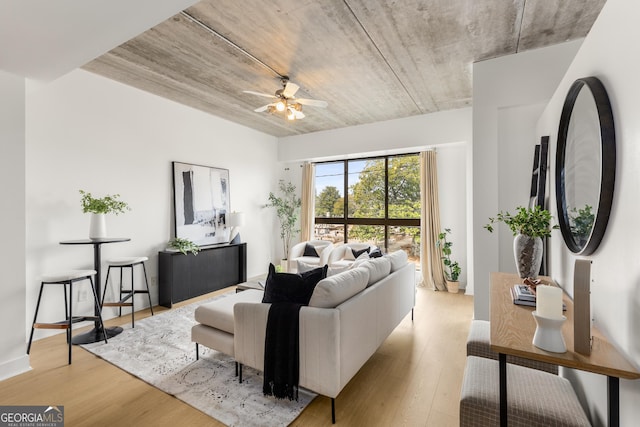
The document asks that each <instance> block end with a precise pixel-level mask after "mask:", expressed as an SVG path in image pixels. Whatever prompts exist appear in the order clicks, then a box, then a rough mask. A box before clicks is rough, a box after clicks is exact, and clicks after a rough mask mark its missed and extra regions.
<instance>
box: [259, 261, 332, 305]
mask: <svg viewBox="0 0 640 427" xmlns="http://www.w3.org/2000/svg"><path fill="white" fill-rule="evenodd" d="M325 277H327V266H326V265H325V266H324V267H319V268H316V269H313V270H311V271H307V272H305V273H301V274H292V273H277V272H276V268H275V266H274V265H273V264H269V274H268V275H267V280H266V282H265V286H264V298H262V302H267V303H274V302H292V303H296V304H305V305H306V304H308V303H309V299H310V298H311V294H312V293H313V289H314V288H315V287H316V285H317V284H318V282H319V281H320V280H322V279H324V278H325Z"/></svg>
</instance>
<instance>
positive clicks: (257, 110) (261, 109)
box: [253, 104, 275, 113]
mask: <svg viewBox="0 0 640 427" xmlns="http://www.w3.org/2000/svg"><path fill="white" fill-rule="evenodd" d="M273 105H275V104H267V105H263V106H262V107H260V108H256V109H255V110H253V111H255V112H256V113H262V112H263V111H267V108H269V107H271V106H273Z"/></svg>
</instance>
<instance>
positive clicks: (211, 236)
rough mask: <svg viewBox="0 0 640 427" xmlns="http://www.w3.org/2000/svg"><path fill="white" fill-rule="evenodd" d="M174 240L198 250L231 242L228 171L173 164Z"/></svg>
mask: <svg viewBox="0 0 640 427" xmlns="http://www.w3.org/2000/svg"><path fill="white" fill-rule="evenodd" d="M173 201H174V213H175V215H174V217H175V236H176V237H180V238H183V239H189V240H191V241H192V242H194V243H195V244H196V245H198V246H205V245H213V244H219V243H228V242H229V232H230V230H229V228H228V227H227V224H226V215H227V212H229V170H228V169H220V168H214V167H210V166H200V165H193V164H190V163H180V162H173Z"/></svg>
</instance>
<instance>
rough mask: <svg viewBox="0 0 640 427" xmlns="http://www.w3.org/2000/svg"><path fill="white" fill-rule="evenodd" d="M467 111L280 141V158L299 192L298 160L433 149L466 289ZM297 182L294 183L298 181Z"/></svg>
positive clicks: (444, 215)
mask: <svg viewBox="0 0 640 427" xmlns="http://www.w3.org/2000/svg"><path fill="white" fill-rule="evenodd" d="M470 147H471V109H469V108H464V109H459V110H452V111H444V112H439V113H434V114H427V115H421V116H414V117H408V118H404V119H397V120H389V121H386V122H379V123H372V124H366V125H360V126H352V127H348V128H341V129H334V130H329V131H323V132H316V133H311V134H306V135H297V136H291V137H285V138H281V139H280V143H279V154H278V158H279V160H280V161H282V162H288V163H286V167H287V168H289V170H288V171H285V173H287V174H288V176H290V177H291V179H292V182H294V183H295V184H296V186H297V187H298V188H300V183H301V178H300V177H301V175H300V171H299V169H300V164H301V163H300V162H301V161H302V160H309V161H320V160H330V159H344V158H356V157H366V156H375V155H385V154H397V153H408V152H418V151H422V150H424V149H426V148H436V149H437V153H438V155H437V159H438V160H437V161H438V183H439V199H440V215H441V223H442V227H443V228H444V227H447V228H451V229H452V232H453V235H452V236H451V241H452V243H453V252H454V253H453V259H454V260H455V261H458V263H459V264H460V266H461V268H462V274H461V276H460V282H461V283H460V286H461V287H462V288H464V287H465V286H467V280H468V279H469V278H471V277H473V276H472V275H470V274H469V272H468V271H469V270H468V268H467V267H468V264H467V259H470V258H471V256H470V254H469V253H468V252H469V248H470V247H471V245H470V244H469V242H468V239H469V232H468V230H469V229H470V223H471V222H470V220H468V219H469V218H470V216H469V215H468V206H470V205H471V191H470V187H471V186H470V185H469V181H470V179H471V162H470ZM296 179H297V181H296Z"/></svg>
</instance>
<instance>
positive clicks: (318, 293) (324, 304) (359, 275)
mask: <svg viewBox="0 0 640 427" xmlns="http://www.w3.org/2000/svg"><path fill="white" fill-rule="evenodd" d="M368 280H369V271H368V270H365V269H364V268H361V267H358V268H354V269H350V270H347V271H344V272H342V273H340V274H336V275H335V276H331V277H327V278H326V279H322V280H320V281H319V282H318V284H317V285H316V287H315V289H314V290H313V294H311V299H310V300H309V307H320V308H334V307H337V306H338V305H340V304H342V303H343V302H344V301H346V300H348V299H349V298H351V297H352V296H354V295H356V294H357V293H358V292H361V291H362V290H364V288H366V287H367V282H368Z"/></svg>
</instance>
